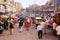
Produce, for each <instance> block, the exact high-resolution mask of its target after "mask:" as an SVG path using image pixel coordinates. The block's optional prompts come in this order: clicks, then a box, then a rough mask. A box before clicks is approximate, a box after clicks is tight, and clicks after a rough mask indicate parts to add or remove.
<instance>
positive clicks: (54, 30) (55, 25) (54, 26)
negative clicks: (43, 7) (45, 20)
mask: <svg viewBox="0 0 60 40" xmlns="http://www.w3.org/2000/svg"><path fill="white" fill-rule="evenodd" d="M56 27H57V23H56V21H55V20H54V22H53V35H54V36H56Z"/></svg>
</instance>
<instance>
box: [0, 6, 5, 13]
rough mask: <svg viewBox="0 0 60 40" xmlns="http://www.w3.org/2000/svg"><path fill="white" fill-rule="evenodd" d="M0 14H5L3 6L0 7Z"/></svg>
mask: <svg viewBox="0 0 60 40" xmlns="http://www.w3.org/2000/svg"><path fill="white" fill-rule="evenodd" d="M0 12H2V13H5V7H4V6H3V5H0Z"/></svg>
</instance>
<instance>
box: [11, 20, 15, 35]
mask: <svg viewBox="0 0 60 40" xmlns="http://www.w3.org/2000/svg"><path fill="white" fill-rule="evenodd" d="M13 25H14V24H13V22H12V20H11V21H10V35H12V33H13V28H14V26H13Z"/></svg>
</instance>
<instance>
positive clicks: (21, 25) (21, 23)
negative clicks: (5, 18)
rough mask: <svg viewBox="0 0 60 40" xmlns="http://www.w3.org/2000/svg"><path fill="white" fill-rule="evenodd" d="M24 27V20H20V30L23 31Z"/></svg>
mask: <svg viewBox="0 0 60 40" xmlns="http://www.w3.org/2000/svg"><path fill="white" fill-rule="evenodd" d="M22 27H23V20H20V21H19V30H20V32H21V31H22Z"/></svg>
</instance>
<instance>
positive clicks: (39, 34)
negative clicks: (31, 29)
mask: <svg viewBox="0 0 60 40" xmlns="http://www.w3.org/2000/svg"><path fill="white" fill-rule="evenodd" d="M37 31H38V38H39V39H40V38H42V27H41V25H40V24H38V26H37Z"/></svg>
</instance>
